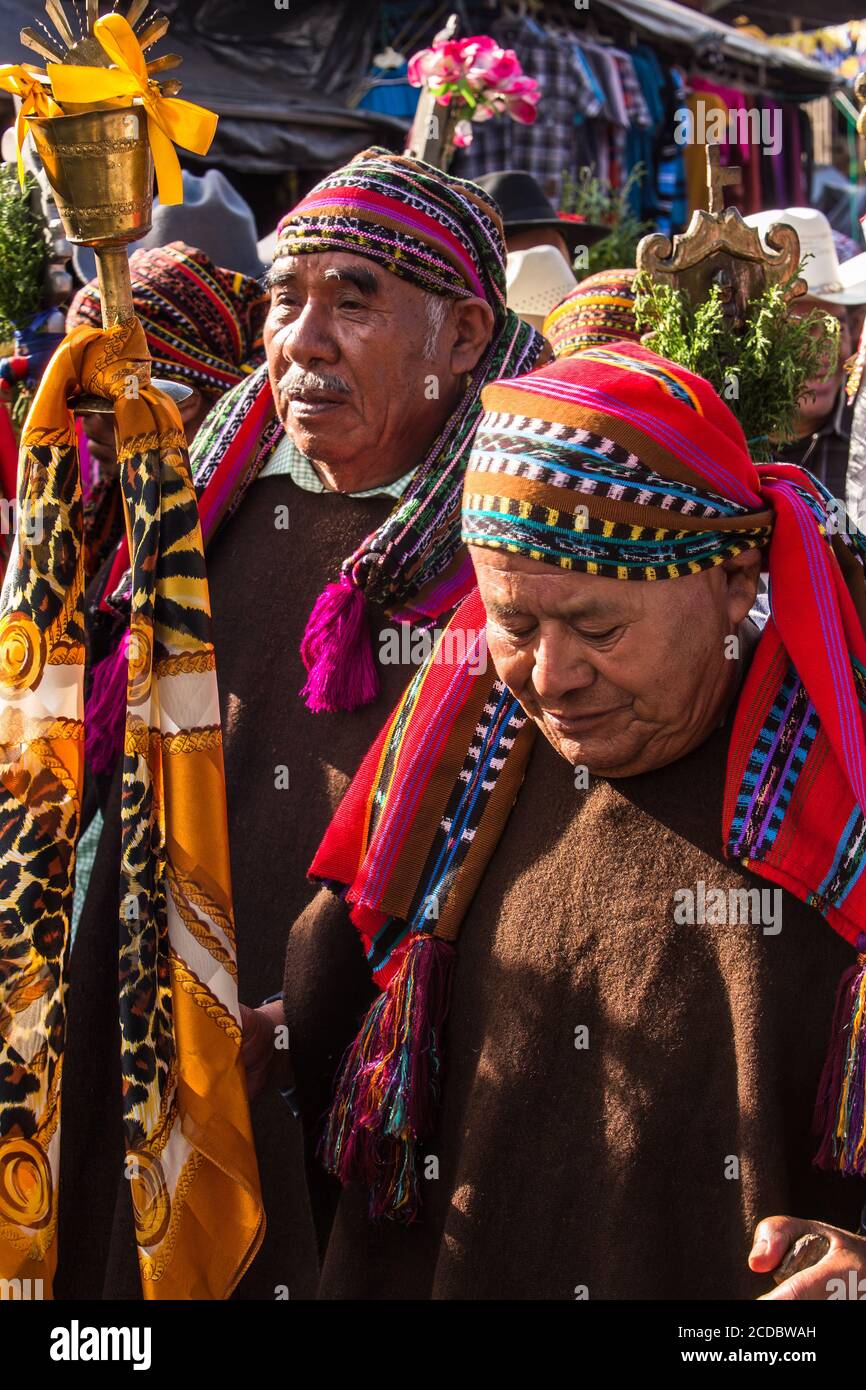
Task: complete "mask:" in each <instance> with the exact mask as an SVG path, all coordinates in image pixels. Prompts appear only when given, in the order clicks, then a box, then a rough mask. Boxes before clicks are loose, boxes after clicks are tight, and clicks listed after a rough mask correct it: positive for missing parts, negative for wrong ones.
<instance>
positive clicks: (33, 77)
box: [0, 63, 63, 188]
mask: <svg viewBox="0 0 866 1390" xmlns="http://www.w3.org/2000/svg"><path fill="white" fill-rule="evenodd" d="M39 78H40V74H39V71H38V69H37V68H32V67H31V66H30V65H29V63H4V64H3V65H2V66H0V91H4V92H11V93H12V95H13V96H15V97H20V98H21V105H20V107H19V108H18V117H17V119H16V121H15V138H16V139H17V141H18V182H19V183H20V184H21V187H22V188H23V187H24V160H23V158H22V155H21V149H22V146H23V144H24V139H25V136H26V135H27V127H28V125H29V117H30V116H62V115H63V112H62V111H61V109H60V107H59V106H58V105H57V102H56V101H54V100H52V97H51V92H50V91H49V89H48V87H47V86H45V84H44V83H43V82H40V80H39Z"/></svg>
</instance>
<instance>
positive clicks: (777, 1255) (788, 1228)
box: [749, 1216, 814, 1274]
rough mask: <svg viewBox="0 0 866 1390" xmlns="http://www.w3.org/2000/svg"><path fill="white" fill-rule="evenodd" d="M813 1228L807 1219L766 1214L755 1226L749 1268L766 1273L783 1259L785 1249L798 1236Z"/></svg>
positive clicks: (797, 1238) (786, 1249)
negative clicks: (801, 1219)
mask: <svg viewBox="0 0 866 1390" xmlns="http://www.w3.org/2000/svg"><path fill="white" fill-rule="evenodd" d="M813 1229H814V1226H813V1224H812V1223H810V1222H809V1221H800V1220H798V1219H797V1218H796V1217H793V1216H767V1217H765V1218H764V1220H763V1221H759V1222H758V1224H757V1226H756V1227H755V1235H754V1239H753V1241H752V1249H751V1251H750V1253H749V1268H750V1269H753V1270H754V1271H755V1273H756V1274H767V1273H768V1272H769V1271H770V1270H771V1269H775V1268H776V1265H777V1264H779V1263H780V1261H781V1260H783V1259H784V1257H785V1255H786V1253H787V1251H788V1250H789V1248H790V1247H791V1246H792V1245H793V1243H794V1241H795V1240H799V1238H800V1236H804V1235H807V1234H808V1233H809V1232H810V1231H812V1230H813Z"/></svg>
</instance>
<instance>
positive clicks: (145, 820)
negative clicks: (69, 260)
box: [0, 321, 264, 1298]
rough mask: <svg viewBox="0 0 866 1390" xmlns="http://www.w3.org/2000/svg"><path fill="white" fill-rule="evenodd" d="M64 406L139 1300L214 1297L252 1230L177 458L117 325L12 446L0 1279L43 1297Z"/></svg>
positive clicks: (54, 1092)
mask: <svg viewBox="0 0 866 1390" xmlns="http://www.w3.org/2000/svg"><path fill="white" fill-rule="evenodd" d="M82 389H83V390H85V391H90V392H94V393H96V394H98V395H103V396H110V397H111V398H112V399H113V400H114V402H115V418H116V423H117V428H118V435H119V448H118V463H119V468H120V478H121V488H122V493H123V505H124V512H125V518H126V527H127V534H128V536H129V537H130V550H131V553H132V557H133V561H132V569H133V599H132V624H131V642H130V650H129V667H128V681H127V712H126V734H125V747H124V763H123V801H122V811H121V815H122V849H121V864H120V875H121V893H120V897H121V907H120V919H119V1017H120V1031H121V1052H122V1056H121V1070H122V1077H123V1127H124V1140H125V1146H126V1166H125V1172H126V1176H127V1178H128V1179H129V1180H130V1195H131V1198H132V1204H133V1211H134V1216H135V1228H136V1237H137V1241H138V1253H139V1263H140V1272H141V1281H142V1289H143V1292H144V1296H145V1298H225V1297H227V1296H228V1294H229V1292H230V1291H231V1289H232V1288H233V1287H234V1285H235V1284H236V1283H237V1281H238V1279H239V1278H240V1276H241V1275H242V1274H243V1272H244V1270H245V1269H246V1267H247V1265H248V1264H249V1262H250V1260H251V1259H252V1257H253V1255H254V1254H255V1252H256V1250H257V1248H258V1245H259V1243H260V1241H261V1237H262V1232H263V1224H264V1223H263V1215H262V1207H261V1198H260V1194H259V1181H258V1172H257V1168H256V1160H255V1152H254V1148H253V1140H252V1132H251V1128H250V1120H249V1112H248V1106H247V1096H246V1088H245V1080H244V1073H243V1068H242V1065H241V1060H240V1042H241V1029H240V1024H239V1009H238V998H237V969H236V963H235V960H236V957H235V942H234V926H233V919H232V897H231V883H230V876H229V855H228V836H227V825H226V811H225V786H224V779H223V760H222V736H221V728H220V715H219V703H218V698H217V683H216V671H215V665H214V651H213V646H212V644H211V633H210V609H209V602H208V590H207V579H206V576H205V567H204V557H203V550H202V539H201V530H200V527H199V521H198V513H197V509H196V503H195V494H194V491H193V487H192V483H191V480H190V472H189V461H188V458H187V452H186V440H185V437H184V434H183V431H182V428H181V422H180V418H179V416H178V414H177V411H176V409H175V407H174V406H173V404H172V403H171V401H169V400H168V399H167V397H165V396H164V395H162V394H161V393H160V392H159V391H156V390H154V389H153V388H152V387H151V385H150V362H149V358H148V353H147V347H146V344H145V338H144V333H143V331H142V329H141V326H140V325H139V324H138V322H137V321H133V323H132V324H127V325H125V326H123V327H117V328H112V329H109V330H102V329H95V328H89V327H81V328H77V329H75V330H74V331H73V332H72V333H71V334H70V335H69V336H68V337H67V338H66V340H65V341H64V343H63V344H62V345H61V347H60V348H59V349H58V350H57V352H56V353H55V355H54V357H53V358H52V360H51V362H50V364H49V366H48V369H47V371H46V373H45V376H44V378H43V381H42V384H41V386H40V388H39V391H38V394H37V396H36V398H35V400H34V403H33V407H32V409H31V412H30V415H29V417H28V420H27V424H26V426H25V429H24V434H23V437H22V443H21V459H20V465H19V499H18V505H19V518H18V520H19V526H18V535H17V539H16V545H15V549H14V550H13V555H12V559H11V562H10V566H9V571H8V573H7V578H6V583H5V585H4V589H3V595H2V601H0V883H2V893H0V903H2V906H0V1277H2V1278H4V1279H14V1278H19V1277H21V1276H22V1275H25V1274H26V1275H27V1276H28V1277H30V1278H34V1277H35V1278H41V1279H42V1280H43V1290H44V1293H45V1295H46V1296H48V1295H49V1294H50V1289H51V1282H52V1278H53V1274H54V1269H55V1266H56V1258H57V1256H56V1230H57V1218H58V1208H57V1192H58V1184H57V1179H58V1167H59V1148H60V1100H61V1073H62V1062H63V1042H64V1032H65V999H66V990H67V975H68V966H69V922H70V913H71V908H72V894H73V885H74V873H75V845H76V839H77V835H78V828H79V818H80V809H81V793H82V778H83V765H84V727H83V720H82V713H83V676H84V632H83V599H82V588H83V561H82V502H81V482H80V475H79V463H78V455H77V448H76V435H75V430H74V423H73V419H72V415H71V413H70V410H69V407H68V405H67V400H68V398H69V397H70V396H71V395H73V394H74V393H76V392H78V391H80V390H82ZM185 1216H186V1219H184V1217H185ZM217 1233H218V1238H217Z"/></svg>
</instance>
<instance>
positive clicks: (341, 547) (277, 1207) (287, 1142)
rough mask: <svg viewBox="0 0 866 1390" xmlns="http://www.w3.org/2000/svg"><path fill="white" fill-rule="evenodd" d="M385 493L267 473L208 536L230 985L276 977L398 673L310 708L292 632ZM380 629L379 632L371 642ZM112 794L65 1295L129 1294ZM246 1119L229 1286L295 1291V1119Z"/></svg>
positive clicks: (81, 999) (254, 994)
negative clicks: (358, 699)
mask: <svg viewBox="0 0 866 1390" xmlns="http://www.w3.org/2000/svg"><path fill="white" fill-rule="evenodd" d="M279 506H287V507H288V512H289V528H288V530H278V529H277V528H276V526H275V516H276V512H275V509H276V508H277V507H279ZM392 507H393V501H392V500H391V499H389V498H387V497H376V498H365V499H355V498H350V497H345V496H339V495H336V494H333V493H325V494H313V493H308V492H304V491H302V490H301V489H299V488H298V487H297V486H296V485H295V484H294V483H293V482H292V480H291V479H290V478H288V477H273V478H263V479H260V480H259V481H258V482H256V483H255V484H253V486H252V488H251V489H250V492H249V493H248V495H247V497H246V499H245V500H244V504H243V506H242V507H241V508H240V510H239V511H238V514H237V516H236V517H234V519H233V520H232V523H231V525H230V526H229V527H227V528H226V530H225V532H224V533H223V534H222V535H221V536H220V537H218V538H217V540H216V541H215V543H214V545H213V547H212V549H210V550H209V551H208V557H207V565H208V580H209V585H210V596H211V607H212V610H213V622H214V644H215V648H216V652H217V674H218V679H219V688H220V704H221V711H222V719H223V732H224V742H225V765H226V788H227V794H228V813H229V834H230V844H231V862H232V880H233V888H234V907H235V921H236V927H237V939H238V973H239V989H240V997H241V999H242V1000H243V1001H244V1003H246V1004H251V1005H255V1004H258V1003H259V1002H260V1001H261V999H262V998H263V997H264V996H266V995H268V994H271V993H273V992H274V991H276V990H278V989H279V988H280V983H281V980H282V973H283V958H284V952H285V941H286V934H287V931H288V928H289V925H290V923H291V922H292V921H293V920H294V918H295V917H296V916H297V915H298V913H299V912H300V911H301V909H302V908H303V906H304V904H305V903H306V901H307V900H308V899H309V897H310V896H311V895H312V891H313V890H312V888H311V886H310V885H309V883H308V882H307V879H306V870H307V867H308V865H309V863H310V860H311V859H312V857H313V854H314V852H315V850H316V847H317V845H318V843H319V840H320V839H321V837H322V835H323V833H324V831H325V828H326V827H327V824H328V822H329V820H330V818H331V816H332V815H333V812H334V810H335V808H336V806H337V803H338V802H339V800H340V798H341V796H342V795H343V792H344V791H345V789H346V787H347V785H348V782H349V779H350V777H351V775H352V774H353V773H354V771H355V769H356V767H357V765H358V763H359V762H360V761H361V758H362V757H363V755H364V753H365V752H366V751H367V748H368V747H369V745H370V743H371V742H372V741H373V739H374V737H375V736H376V734H377V733H378V731H379V728H380V727H381V725H382V723H383V722H384V720H385V717H386V715H387V713H388V710H389V709H390V708H391V706H392V705H393V704H394V703H395V702H396V700H397V697H398V695H399V693H400V692H401V690H402V689H403V687H404V685H405V683H406V680H407V679H408V675H409V672H408V670H407V669H406V668H405V667H400V666H396V665H394V666H389V667H385V668H382V670H381V678H382V689H381V692H380V694H379V697H378V699H377V700H376V701H375V702H374V703H373V704H371V705H369V706H367V707H365V708H363V709H360V710H357V711H356V712H354V713H352V714H342V713H341V714H319V715H316V714H311V713H310V712H309V711H308V710H307V709H306V708H305V706H304V705H303V703H302V701H301V700H300V698H299V695H298V692H299V690H300V688H301V686H302V685H303V683H304V679H305V675H306V673H305V671H304V669H303V666H302V663H301V659H300V655H299V648H300V642H301V635H302V633H303V630H304V627H305V624H306V622H307V618H308V617H309V613H310V609H311V608H312V606H313V603H314V602H315V600H316V598H317V596H318V594H319V593H320V592H321V590H322V589H323V587H324V585H325V584H326V583H327V581H328V580H329V579H330V578H332V577H333V575H334V574H335V573H336V572H337V570H338V569H339V566H340V562H341V561H342V559H343V557H344V556H345V555H347V554H351V552H352V551H353V550H354V549H355V547H356V546H357V545H358V544H359V543H360V541H361V540H362V539H363V537H364V536H366V535H367V534H368V533H369V532H370V531H372V530H374V529H375V528H376V527H377V526H379V525H380V524H381V522H382V520H383V519H384V517H385V516H386V515H387V514H388V512H389V510H390V509H391V508H392ZM374 616H375V615H374ZM379 617H380V618H381V617H382V615H381V614H380V615H379ZM378 645H379V644H378V641H377V640H376V637H375V634H374V650H378ZM280 766H284V767H286V768H287V769H288V778H289V787H288V789H287V790H282V789H278V787H277V786H276V778H277V769H278V768H279V767H280ZM118 798H119V777H117V778H115V783H114V786H113V788H112V792H111V795H110V798H109V801H108V804H107V807H106V826H107V832H106V833H105V834H104V835H103V837H102V840H101V842H100V846H99V851H98V856H97V861H96V864H95V866H94V871H93V876H92V878H91V882H90V887H89V891H88V896H87V901H86V904H85V909H84V913H83V916H82V920H81V925H80V927H79V931H78V935H77V938H76V941H75V947H74V950H73V954H72V987H71V989H70V1000H69V1004H70V1007H69V1041H68V1046H67V1056H66V1061H65V1064H64V1065H65V1066H66V1068H67V1074H66V1080H65V1085H66V1087H67V1089H66V1090H65V1093H64V1143H63V1158H62V1175H61V1179H62V1184H63V1192H62V1193H61V1211H62V1213H63V1215H62V1218H61V1222H62V1224H61V1232H60V1270H59V1277H58V1296H60V1297H96V1298H98V1297H102V1296H103V1295H105V1296H114V1297H118V1296H121V1297H128V1298H135V1297H138V1296H139V1284H138V1272H137V1267H136V1264H135V1260H134V1256H133V1251H132V1244H131V1242H132V1239H133V1237H132V1226H131V1216H130V1209H129V1196H128V1191H127V1189H126V1184H125V1183H123V1182H122V1181H121V1178H122V1158H121V1151H120V1067H119V1042H118V1037H117V925H116V922H117V900H118V894H117V883H118V867H117V866H118V863H119V853H120V848H119V799H118ZM325 968H326V969H327V965H326V966H325ZM363 968H364V967H363V961H362V962H361V970H360V971H359V976H360V979H361V982H362V984H363V986H364V987H365V988H366V989H367V991H368V994H369V995H370V996H371V995H372V987H371V986H370V984H369V980H368V979H365V978H364V977H363V974H362V972H363ZM328 978H329V985H328V988H329V990H330V989H332V988H336V987H338V983H339V982H338V980H337V968H335V969H334V971H333V972H330V971H329V974H328ZM253 1122H254V1129H255V1137H256V1148H257V1153H258V1158H259V1165H260V1170H261V1178H262V1189H263V1195H264V1199H265V1208H266V1212H267V1220H268V1232H267V1235H266V1237H265V1243H264V1245H263V1247H262V1250H261V1252H260V1253H259V1256H258V1257H257V1259H256V1261H255V1262H254V1264H253V1266H252V1268H251V1270H250V1272H249V1273H248V1274H247V1276H246V1277H245V1279H244V1280H243V1281H242V1283H241V1285H240V1289H239V1296H240V1297H248V1298H250V1297H254V1298H269V1299H273V1298H274V1296H275V1293H274V1290H275V1288H276V1286H277V1285H286V1286H287V1287H288V1290H289V1293H290V1296H291V1297H292V1298H303V1297H309V1296H311V1295H312V1293H313V1292H314V1290H315V1279H316V1254H315V1242H314V1236H313V1228H312V1225H311V1222H310V1216H309V1209H308V1205H307V1198H306V1194H305V1191H304V1178H303V1156H302V1147H301V1131H300V1126H298V1125H297V1124H296V1122H295V1121H294V1120H293V1119H292V1117H291V1115H290V1114H289V1111H288V1110H287V1108H286V1106H285V1104H284V1102H283V1101H282V1100H281V1098H280V1097H279V1096H278V1095H276V1094H275V1093H272V1094H270V1095H267V1096H263V1097H262V1098H261V1099H260V1100H258V1101H257V1102H255V1103H254V1105H253ZM115 1204H116V1210H115Z"/></svg>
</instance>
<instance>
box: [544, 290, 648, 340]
mask: <svg viewBox="0 0 866 1390" xmlns="http://www.w3.org/2000/svg"><path fill="white" fill-rule="evenodd" d="M636 277H637V271H636V270H600V271H599V272H598V273H597V274H596V275H588V276H587V278H586V279H585V280H581V282H580V284H579V285H578V287H577V289H576V290H572V292H571V294H568V295H566V297H565V299H563V301H562V303H561V304H557V306H556V308H555V309H551V311H550V313H549V314H548V315H547V318H546V319H545V320H544V327H543V329H542V332H543V333H544V336H545V338H547V340H548V342H549V343H550V346H551V347H552V348H553V355H554V357H573V356H574V354H575V353H576V352H582V351H583V349H584V348H588V347H598V346H599V344H601V343H616V342H622V341H627V342H630V343H637V342H640V332H639V331H638V326H637V323H636V322H635V316H634V301H635V292H634V282H635V279H636Z"/></svg>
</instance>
